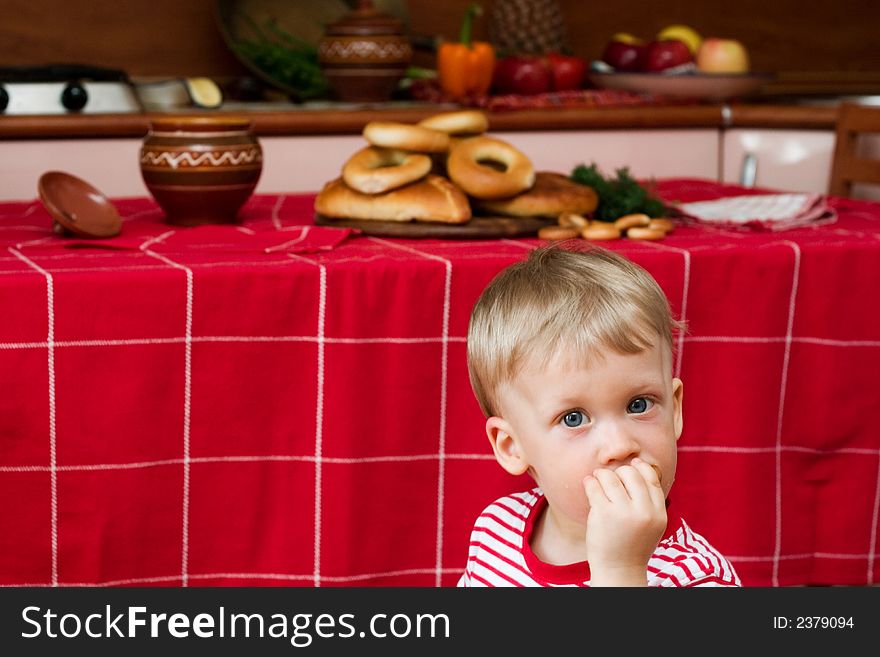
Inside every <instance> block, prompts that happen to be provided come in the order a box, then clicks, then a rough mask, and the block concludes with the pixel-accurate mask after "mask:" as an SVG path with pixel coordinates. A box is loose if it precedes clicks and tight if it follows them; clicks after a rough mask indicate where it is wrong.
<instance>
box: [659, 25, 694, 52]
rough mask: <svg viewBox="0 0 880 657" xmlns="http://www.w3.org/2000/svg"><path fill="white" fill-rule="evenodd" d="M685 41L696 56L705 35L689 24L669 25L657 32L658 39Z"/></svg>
mask: <svg viewBox="0 0 880 657" xmlns="http://www.w3.org/2000/svg"><path fill="white" fill-rule="evenodd" d="M674 40H678V41H684V42H685V44H686V45H687V47H688V48H689V49H690V51H691V54H692V55H693V56H694V57H696V56H697V51H698V50H699V49H700V44H701V43H703V37H701V36H700V33H699V32H697V31H696V30H695V29H694V28H692V27H689V26H687V25H667V26H666V27H664V28H663V29H662V30H660V31H659V32H658V33H657V41H674Z"/></svg>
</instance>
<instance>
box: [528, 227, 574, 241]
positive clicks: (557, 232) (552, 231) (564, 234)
mask: <svg viewBox="0 0 880 657" xmlns="http://www.w3.org/2000/svg"><path fill="white" fill-rule="evenodd" d="M579 236H580V233H579V232H578V231H577V229H575V228H566V227H565V226H544V227H543V228H540V229H538V238H539V239H542V240H550V241H551V242H557V241H559V240H571V239H575V238H577V237H579Z"/></svg>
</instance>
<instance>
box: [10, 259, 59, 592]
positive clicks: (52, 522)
mask: <svg viewBox="0 0 880 657" xmlns="http://www.w3.org/2000/svg"><path fill="white" fill-rule="evenodd" d="M9 251H10V252H11V253H12V254H13V255H14V256H15V257H16V258H18V259H20V260H21V261H22V262H24V263H25V264H26V265H27V266H28V267H31V268H33V269H34V270H36V271H37V272H38V273H39V274H40V275H41V276H43V278H45V279H46V314H47V316H48V321H47V326H48V330H47V336H46V354H47V359H48V370H49V389H48V397H49V409H48V410H49V486H50V491H51V492H50V512H49V532H50V537H51V538H50V540H51V552H52V575H51V578H52V579H51V583H52V586H58V471H57V467H58V464H57V461H56V434H55V429H56V427H55V346H54V344H53V343H54V341H55V295H54V292H55V285H54V283H53V280H52V274H50V273H49V272H47V271H46V270H45V269H43V268H42V267H40V266H39V265H37V264H36V263H35V262H33V261H32V260H30V259H29V258H27V257H25V256H24V255H22V253H21V252H20V251H18V250H17V249H9Z"/></svg>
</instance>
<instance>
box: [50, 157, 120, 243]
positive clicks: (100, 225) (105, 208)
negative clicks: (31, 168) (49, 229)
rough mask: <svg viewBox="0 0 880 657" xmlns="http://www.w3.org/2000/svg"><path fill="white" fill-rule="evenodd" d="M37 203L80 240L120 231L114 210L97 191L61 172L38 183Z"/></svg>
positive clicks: (109, 235) (52, 173)
mask: <svg viewBox="0 0 880 657" xmlns="http://www.w3.org/2000/svg"><path fill="white" fill-rule="evenodd" d="M37 191H38V192H39V195H40V201H41V202H42V203H43V206H44V207H45V208H46V210H48V211H49V214H50V215H52V218H53V219H54V220H55V221H56V222H57V224H58V225H60V226H63V227H64V228H66V229H67V230H68V231H70V232H71V233H73V234H74V235H78V236H80V237H98V238H99V237H113V236H114V235H118V234H119V232H120V231H121V230H122V218H121V217H120V216H119V213H118V212H117V210H116V207H115V206H114V205H113V204H112V203H111V202H110V201H109V200H108V199H107V197H106V196H104V195H103V194H102V193H101V192H99V191H98V190H97V189H95V188H94V187H92V186H91V185H90V184H89V183H87V182H86V181H85V180H82V179H81V178H77V177H76V176H74V175H71V174H69V173H65V172H63V171H47V172H46V173H44V174H43V175H42V176H40V180H39V182H38V184H37Z"/></svg>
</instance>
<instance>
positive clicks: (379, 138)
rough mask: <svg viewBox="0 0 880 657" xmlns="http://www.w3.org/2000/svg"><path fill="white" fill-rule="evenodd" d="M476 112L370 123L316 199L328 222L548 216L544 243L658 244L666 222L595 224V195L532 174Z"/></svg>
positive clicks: (557, 178)
mask: <svg viewBox="0 0 880 657" xmlns="http://www.w3.org/2000/svg"><path fill="white" fill-rule="evenodd" d="M488 127H489V121H488V118H487V117H486V114H485V113H484V112H481V111H480V110H472V109H467V110H456V111H450V112H443V113H440V114H435V115H433V116H430V117H428V118H426V119H424V120H422V121H419V122H418V123H415V124H410V123H398V122H392V121H372V122H370V123H368V124H367V125H366V126H365V127H364V131H363V136H364V138H365V139H366V141H367V142H368V144H367V145H366V146H365V147H364V148H362V149H360V150H359V151H357V152H356V153H354V154H353V155H351V157H349V158H348V160H347V161H346V162H345V164H344V165H343V167H342V175H341V176H340V177H338V178H336V179H334V180H331V181H330V182H328V183H327V184H326V185H324V188H323V189H322V190H321V191H320V193H319V194H318V196H317V197H316V199H315V211H316V212H317V213H319V214H321V215H323V216H324V217H326V218H328V219H331V220H332V219H337V220H338V219H343V220H344V219H349V220H352V219H353V220H359V221H364V220H366V221H398V222H404V221H421V222H442V223H449V224H462V223H465V222H468V221H470V220H471V218H472V217H473V216H491V217H499V216H500V217H542V218H546V219H549V220H554V221H555V222H556V224H555V225H548V226H545V227H543V228H541V229H540V231H539V232H538V237H540V238H542V239H547V240H562V239H572V238H578V237H580V238H584V239H588V240H608V239H617V238H619V237H623V236H626V237H628V238H630V239H661V238H662V237H663V236H665V235H666V233H668V232H669V231H670V230H672V222H671V221H670V220H668V219H664V220H651V219H649V218H648V217H647V215H629V216H627V217H621V218H620V219H618V220H617V221H616V222H614V223H610V222H604V221H591V220H590V219H589V217H590V216H591V215H592V213H593V212H594V211H595V210H596V206H597V205H598V203H599V198H598V196H597V194H596V191H595V190H594V189H593V188H592V187H589V186H586V185H581V184H579V183H576V182H574V181H572V180H570V179H569V178H568V177H567V176H565V175H563V174H561V173H555V172H552V171H535V168H534V166H533V164H532V161H531V160H530V159H529V158H528V157H527V156H526V155H525V154H524V153H522V152H521V151H520V150H518V149H517V148H515V147H513V146H512V145H510V144H509V143H507V142H505V141H503V140H501V139H497V138H495V137H492V136H490V135H488V134H486V132H487V130H488Z"/></svg>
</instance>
